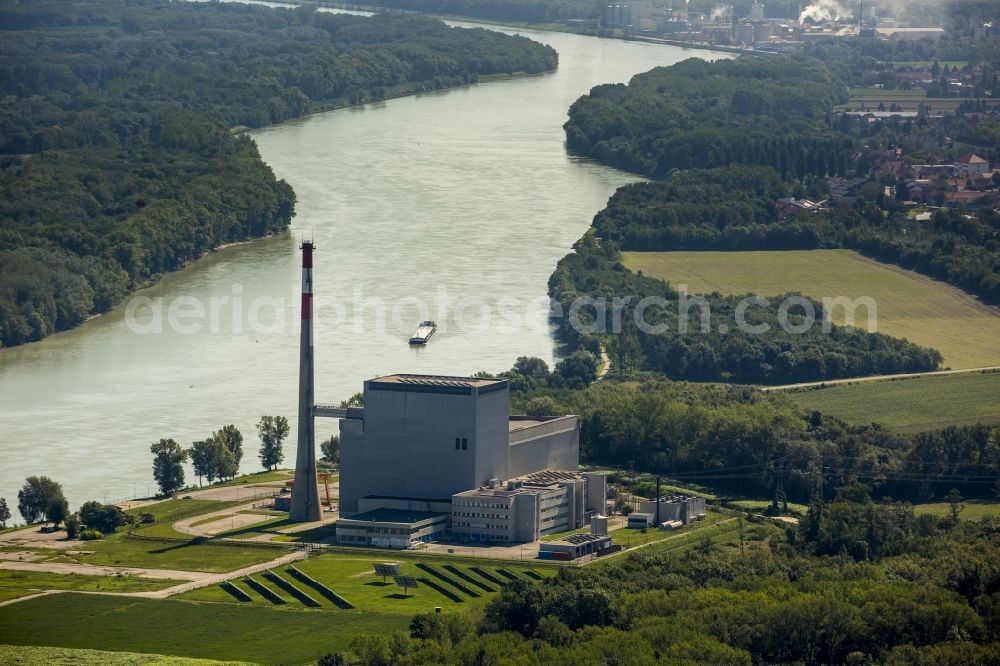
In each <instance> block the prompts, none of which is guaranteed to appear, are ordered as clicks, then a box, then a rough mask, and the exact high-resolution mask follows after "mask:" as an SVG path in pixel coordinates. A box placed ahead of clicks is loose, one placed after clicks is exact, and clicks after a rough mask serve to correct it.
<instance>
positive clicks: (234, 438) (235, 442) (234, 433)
mask: <svg viewBox="0 0 1000 666" xmlns="http://www.w3.org/2000/svg"><path fill="white" fill-rule="evenodd" d="M215 437H216V439H219V440H220V441H221V442H222V443H223V444H225V445H226V448H227V449H229V452H230V453H232V454H233V459H234V460H235V461H236V469H237V471H234V472H233V476H236V474H237V472H238V470H239V466H240V461H241V460H243V434H242V433H241V432H240V431H239V428H237V427H236V426H234V425H232V424H230V425H227V426H222V429H221V430H219V431H218V432H216V433H215Z"/></svg>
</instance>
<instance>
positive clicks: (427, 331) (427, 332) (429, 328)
mask: <svg viewBox="0 0 1000 666" xmlns="http://www.w3.org/2000/svg"><path fill="white" fill-rule="evenodd" d="M436 330H437V324H435V323H434V322H432V321H430V320H427V321H422V322H420V326H418V327H417V330H416V332H414V334H413V337H412V338H410V344H411V345H426V344H427V341H428V340H430V339H431V336H432V335H434V331H436Z"/></svg>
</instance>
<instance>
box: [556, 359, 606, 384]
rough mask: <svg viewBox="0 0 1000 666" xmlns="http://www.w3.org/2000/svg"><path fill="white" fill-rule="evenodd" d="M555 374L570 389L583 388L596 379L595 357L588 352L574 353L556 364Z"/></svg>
mask: <svg viewBox="0 0 1000 666" xmlns="http://www.w3.org/2000/svg"><path fill="white" fill-rule="evenodd" d="M556 374H558V375H560V376H561V377H562V378H563V379H565V380H566V385H567V386H569V387H570V388H585V387H586V386H588V385H589V384H590V382H592V381H594V379H596V378H597V357H596V356H594V355H593V354H592V353H590V352H589V351H575V352H573V353H572V354H570V355H569V356H567V357H566V358H564V359H563V360H561V361H559V363H557V364H556Z"/></svg>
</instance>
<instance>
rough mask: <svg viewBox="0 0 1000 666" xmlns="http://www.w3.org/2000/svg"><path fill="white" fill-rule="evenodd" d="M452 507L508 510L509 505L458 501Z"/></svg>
mask: <svg viewBox="0 0 1000 666" xmlns="http://www.w3.org/2000/svg"><path fill="white" fill-rule="evenodd" d="M451 505H452V506H474V507H478V508H480V509H506V508H507V507H508V506H509V505H507V504H497V503H494V502H463V501H461V500H457V501H454V502H452V503H451Z"/></svg>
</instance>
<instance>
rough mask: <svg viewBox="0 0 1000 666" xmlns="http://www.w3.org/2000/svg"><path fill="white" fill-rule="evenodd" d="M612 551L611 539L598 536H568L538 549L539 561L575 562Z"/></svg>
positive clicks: (549, 542) (544, 544) (542, 545)
mask: <svg viewBox="0 0 1000 666" xmlns="http://www.w3.org/2000/svg"><path fill="white" fill-rule="evenodd" d="M613 549H614V546H613V545H612V541H611V537H609V536H606V535H600V534H570V535H569V536H566V537H563V538H562V539H557V540H555V541H548V542H546V543H543V544H541V545H540V546H539V547H538V558H539V559H541V560H564V561H568V560H576V559H579V558H581V557H585V556H587V555H602V554H604V553H607V552H609V551H611V550H613Z"/></svg>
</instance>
